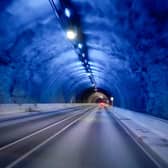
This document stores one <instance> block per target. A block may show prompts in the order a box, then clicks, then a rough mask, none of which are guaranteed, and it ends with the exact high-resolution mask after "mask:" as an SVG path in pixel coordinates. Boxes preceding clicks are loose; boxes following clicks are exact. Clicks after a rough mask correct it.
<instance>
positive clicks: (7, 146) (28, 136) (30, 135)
mask: <svg viewBox="0 0 168 168" xmlns="http://www.w3.org/2000/svg"><path fill="white" fill-rule="evenodd" d="M78 111H79V110H78ZM76 113H78V112H76ZM76 113H75V114H74V115H73V116H71V117H67V118H64V119H63V120H60V121H58V122H56V123H54V124H51V125H49V126H47V127H45V128H42V129H40V130H38V131H36V132H33V133H32V134H29V135H27V136H25V137H23V138H20V139H18V140H16V141H14V142H12V143H9V144H7V145H5V146H3V147H1V148H0V152H1V151H3V150H5V149H7V148H9V147H11V146H13V145H15V144H17V143H19V142H21V141H24V140H26V139H28V138H30V137H32V136H34V135H37V134H39V133H41V132H43V131H45V130H47V129H49V128H52V127H54V126H56V125H58V124H60V123H62V122H64V121H66V120H68V119H70V118H72V117H74V116H76V115H78V114H76Z"/></svg>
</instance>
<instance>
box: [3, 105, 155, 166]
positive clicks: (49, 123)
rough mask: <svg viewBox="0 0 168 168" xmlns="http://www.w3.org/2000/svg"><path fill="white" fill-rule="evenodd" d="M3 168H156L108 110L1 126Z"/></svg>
mask: <svg viewBox="0 0 168 168" xmlns="http://www.w3.org/2000/svg"><path fill="white" fill-rule="evenodd" d="M0 132H1V138H0V168H12V167H14V168H156V167H157V166H156V165H155V164H154V162H153V161H152V160H151V159H150V158H149V157H148V156H147V155H146V154H145V153H144V152H143V151H142V150H141V149H140V148H139V146H138V145H137V144H136V143H135V142H134V141H133V140H132V139H131V138H130V137H129V136H128V135H127V133H125V132H124V130H123V129H122V128H121V127H120V126H119V125H118V123H117V122H116V121H115V119H114V118H113V115H112V113H111V112H109V111H108V110H107V109H105V108H98V107H95V106H85V107H83V106H82V107H81V106H79V107H74V108H69V109H66V110H65V112H64V113H63V112H60V113H58V112H52V113H48V114H46V115H44V114H43V115H39V116H33V117H28V118H26V117H25V118H21V119H15V121H11V120H10V121H5V122H4V123H3V122H1V123H0Z"/></svg>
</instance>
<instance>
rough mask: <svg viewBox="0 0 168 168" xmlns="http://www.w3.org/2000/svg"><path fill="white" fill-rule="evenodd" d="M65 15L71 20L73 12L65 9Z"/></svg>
mask: <svg viewBox="0 0 168 168" xmlns="http://www.w3.org/2000/svg"><path fill="white" fill-rule="evenodd" d="M65 15H66V16H67V17H68V18H69V17H71V11H70V10H69V9H68V8H65Z"/></svg>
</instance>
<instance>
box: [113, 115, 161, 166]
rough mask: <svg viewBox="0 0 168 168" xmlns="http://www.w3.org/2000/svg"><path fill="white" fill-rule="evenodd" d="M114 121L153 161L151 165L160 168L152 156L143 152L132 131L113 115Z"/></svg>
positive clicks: (146, 152) (142, 148)
mask: <svg viewBox="0 0 168 168" xmlns="http://www.w3.org/2000/svg"><path fill="white" fill-rule="evenodd" d="M113 116H114V118H115V120H116V121H117V123H118V124H119V125H120V126H121V128H122V129H123V130H124V131H125V132H126V133H127V134H128V135H129V136H130V137H131V138H132V140H133V141H134V142H135V143H136V144H137V146H138V147H139V148H140V149H141V150H142V151H143V152H144V153H145V154H146V155H147V156H148V157H149V158H150V159H151V160H152V161H153V163H154V164H155V165H156V166H157V167H158V168H162V166H161V165H160V164H159V163H158V161H157V160H156V159H154V158H153V156H152V155H151V154H150V153H149V152H148V151H146V150H145V148H144V147H143V145H142V144H140V143H139V142H138V140H137V138H135V137H134V136H133V135H132V134H133V133H132V131H131V130H130V129H129V128H128V127H127V126H126V125H125V124H124V123H122V121H120V119H118V118H117V117H116V116H115V114H113Z"/></svg>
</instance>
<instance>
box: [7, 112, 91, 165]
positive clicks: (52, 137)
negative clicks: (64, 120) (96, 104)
mask: <svg viewBox="0 0 168 168" xmlns="http://www.w3.org/2000/svg"><path fill="white" fill-rule="evenodd" d="M88 113H89V112H86V113H85V114H83V115H82V116H81V117H79V118H77V119H76V120H74V121H72V122H71V123H69V124H68V125H67V126H65V127H63V128H62V129H61V130H59V131H58V132H57V133H55V134H54V135H52V136H50V137H49V138H48V139H46V140H45V141H43V142H42V143H40V144H39V145H37V146H36V147H34V148H33V149H31V150H30V151H29V152H27V153H25V154H24V155H22V156H21V157H19V158H18V159H16V160H15V161H14V162H12V163H10V164H9V165H8V166H6V167H5V168H13V167H14V166H16V165H17V164H18V163H20V162H21V161H23V160H24V159H25V158H27V157H28V156H30V155H31V154H32V153H34V152H35V151H37V150H38V149H40V148H41V147H43V146H44V145H46V144H47V143H48V142H49V141H51V140H52V139H54V138H55V137H57V136H58V135H60V134H61V133H62V132H64V131H65V130H67V129H68V128H70V127H71V126H72V125H74V124H75V123H77V122H78V121H79V120H81V119H82V118H84V117H85V116H86V115H88Z"/></svg>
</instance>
